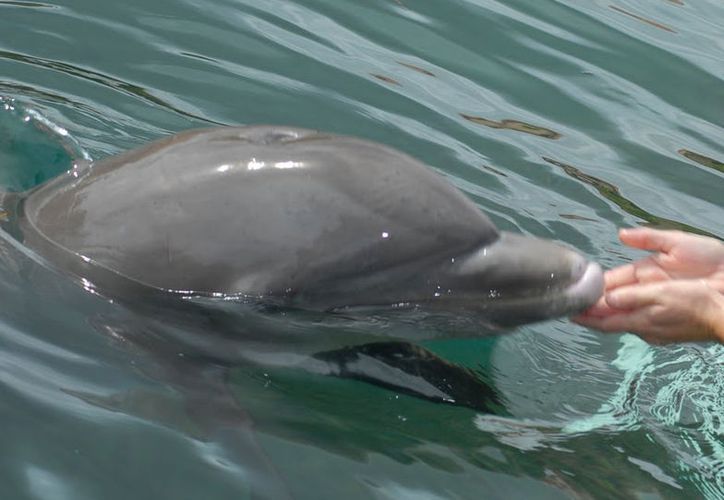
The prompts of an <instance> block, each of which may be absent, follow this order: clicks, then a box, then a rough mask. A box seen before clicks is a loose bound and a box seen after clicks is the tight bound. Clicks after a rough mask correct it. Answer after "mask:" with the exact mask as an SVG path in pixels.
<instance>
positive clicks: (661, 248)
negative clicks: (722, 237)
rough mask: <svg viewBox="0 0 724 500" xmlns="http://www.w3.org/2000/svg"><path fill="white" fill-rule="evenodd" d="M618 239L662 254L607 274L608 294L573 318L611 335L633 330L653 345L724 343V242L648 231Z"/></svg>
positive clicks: (634, 231)
mask: <svg viewBox="0 0 724 500" xmlns="http://www.w3.org/2000/svg"><path fill="white" fill-rule="evenodd" d="M619 236H620V238H621V241H623V242H624V243H625V244H627V245H629V246H632V247H634V248H640V249H643V250H652V251H656V252H658V253H656V254H653V255H650V256H649V257H646V258H644V259H642V260H639V261H637V262H634V263H632V264H627V265H624V266H620V267H617V268H615V269H612V270H610V271H607V272H606V274H605V292H604V296H603V297H602V298H601V299H600V300H599V302H598V303H597V304H596V305H594V306H593V307H591V308H590V309H588V310H587V311H585V312H584V313H583V314H581V315H580V316H578V317H576V318H573V320H574V321H575V322H577V323H579V324H582V325H584V326H588V327H591V328H595V329H598V330H602V331H606V332H621V331H630V332H632V333H636V334H638V335H640V336H641V337H643V338H644V339H645V340H647V341H649V342H652V343H665V342H676V341H703V340H718V341H720V342H724V244H722V243H721V242H720V241H718V240H716V239H713V238H707V237H704V236H697V235H693V234H688V233H683V232H680V231H660V230H655V229H648V228H639V229H629V230H621V231H620V232H619Z"/></svg>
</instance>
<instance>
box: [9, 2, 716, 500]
mask: <svg viewBox="0 0 724 500" xmlns="http://www.w3.org/2000/svg"><path fill="white" fill-rule="evenodd" d="M723 28H724V8H723V7H722V6H721V4H720V3H719V2H716V1H714V0H701V1H698V2H693V1H687V0H676V1H675V0H657V1H656V2H652V1H643V0H613V1H608V0H607V1H592V2H574V1H571V0H568V1H552V0H548V1H540V2H530V1H528V2H526V1H523V0H519V1H514V0H510V1H506V2H502V1H500V2H496V1H492V0H467V1H464V0H460V1H456V2H437V1H433V0H371V1H368V2H351V1H347V0H306V1H303V2H302V1H296V2H292V1H280V0H276V1H275V0H264V1H261V0H214V1H212V2H209V1H207V2H200V1H198V0H177V1H174V2H171V1H167V0H158V1H155V2H141V1H139V0H128V1H126V2H115V3H112V2H92V1H90V0H65V1H61V2H55V3H52V4H51V3H43V2H30V1H27V2H26V1H9V0H0V94H4V95H6V96H10V97H14V98H16V99H17V100H18V101H19V102H22V103H23V104H25V105H27V106H29V107H30V108H32V109H35V110H37V111H38V112H39V113H41V114H42V116H44V117H47V118H48V119H49V120H50V121H51V122H52V123H56V124H58V125H60V126H61V127H63V128H65V129H67V131H68V132H69V134H70V137H72V138H74V139H75V140H76V141H77V143H78V144H79V145H80V146H81V147H82V148H83V149H84V150H85V151H86V152H87V153H88V154H89V155H90V156H91V157H93V158H101V157H104V156H107V155H110V154H114V153H118V152H120V151H123V150H125V149H128V148H131V147H134V146H137V145H140V144H143V143H145V142H146V141H148V140H151V139H155V138H158V137H160V136H162V135H164V134H167V133H170V132H176V131H179V130H182V129H187V128H193V127H199V126H208V125H213V124H243V123H283V124H289V125H296V126H302V127H310V128H320V129H324V130H329V131H334V132H337V133H344V134H353V135H357V136H361V137H365V138H368V139H372V140H377V141H380V142H384V143H386V144H389V145H391V146H394V147H396V148H399V149H401V150H404V151H407V152H409V153H410V154H412V155H414V156H416V157H418V158H420V159H422V160H424V161H425V162H427V163H429V164H431V165H433V166H434V167H435V168H437V169H439V171H440V172H442V173H443V174H444V175H446V176H448V178H449V179H450V180H451V181H452V182H454V183H455V184H456V185H457V186H458V187H460V188H461V189H463V190H464V191H465V192H466V193H467V194H468V195H470V196H471V197H472V198H473V199H474V200H475V201H476V202H477V203H478V204H479V205H480V207H481V208H482V209H483V210H485V211H486V212H487V213H488V214H489V215H490V216H491V218H492V219H493V220H494V221H495V222H496V224H498V225H499V226H500V227H501V228H503V229H507V230H516V231H520V232H523V233H527V234H532V235H536V236H542V237H547V238H554V239H558V240H561V241H564V242H566V243H568V244H570V245H572V246H574V247H576V248H578V249H579V250H580V251H582V252H584V253H586V254H587V255H588V256H590V257H591V258H593V259H595V260H598V261H599V262H601V263H602V264H603V265H604V266H607V267H609V266H613V265H618V264H621V263H623V262H625V261H627V260H629V259H633V258H637V257H639V256H640V254H638V253H637V252H634V251H632V250H630V249H627V248H624V247H622V246H621V245H620V244H619V243H618V242H617V240H616V236H615V234H616V228H618V227H621V226H635V225H640V224H644V223H648V224H652V225H654V226H657V227H678V228H685V229H688V230H691V231H697V232H701V233H707V234H714V235H718V236H722V235H724V207H723V204H722V195H721V193H722V187H723V186H724V181H723V180H722V176H723V175H724V172H723V170H724V167H723V166H722V162H723V161H724V146H722V144H721V137H722V132H723V128H724V84H723V82H722V80H723V79H724V50H722V49H723V48H724V38H722V36H721V33H722V32H723V31H724V29H723ZM0 145H2V147H1V148H0V158H2V161H3V163H4V165H3V166H2V169H1V170H2V181H3V183H4V185H8V183H15V185H14V186H15V187H18V188H21V187H27V186H28V185H32V184H34V183H37V182H41V181H42V180H43V179H45V178H47V177H49V176H52V175H53V174H54V173H56V170H54V167H57V166H58V165H60V164H61V163H62V152H58V151H57V149H56V150H53V149H52V148H50V149H48V150H46V151H45V152H43V150H41V149H38V150H37V151H33V152H28V151H24V152H17V151H15V152H13V150H11V149H10V148H9V147H8V145H7V144H4V143H3V142H2V138H1V137H0ZM46 153H47V154H46ZM53 155H60V156H53ZM40 163H42V165H40ZM8 165H9V167H8ZM23 166H25V167H23ZM26 169H27V170H26ZM0 297H1V298H2V303H3V307H2V310H1V311H0V428H2V429H3V433H2V448H1V449H2V452H0V461H1V465H0V485H1V486H0V488H1V489H0V497H2V498H8V499H26V498H27V499H30V498H42V499H65V498H68V499H85V498H88V499H96V498H107V499H114V498H118V499H125V498H138V499H145V498H149V499H151V498H153V499H156V498H179V499H181V498H210V499H211V498H213V499H217V498H218V499H221V498H245V497H251V496H252V495H253V493H252V492H251V490H256V491H257V492H261V493H262V494H263V493H267V494H268V495H269V496H272V497H281V495H283V494H287V493H288V494H290V495H291V496H293V497H295V498H310V499H318V498H395V499H397V498H416V499H417V498H423V499H438V498H480V497H481V495H485V497H486V498H501V499H507V498H561V497H565V496H569V497H573V498H606V499H608V498H641V499H650V498H667V499H668V498H692V497H704V498H712V499H713V498H724V449H723V447H724V441H723V440H722V435H723V433H724V429H723V428H722V423H721V414H722V410H723V409H724V401H723V399H724V387H722V384H723V382H722V380H724V377H723V372H724V367H723V365H722V362H723V360H724V350H723V349H722V348H721V347H719V346H711V345H700V346H693V345H683V346H676V347H651V346H648V345H646V344H644V343H643V342H641V341H639V340H638V339H637V338H635V337H632V336H612V335H611V336H604V335H600V334H597V333H594V332H590V331H587V330H585V329H583V328H581V327H578V326H575V325H573V324H571V323H569V322H567V321H563V320H561V321H552V322H548V323H545V324H541V325H533V326H529V327H526V328H521V329H519V330H518V331H517V332H515V333H514V334H512V335H508V336H504V337H500V338H499V339H497V340H491V339H479V340H455V341H452V340H451V341H438V342H432V343H429V344H427V346H428V347H429V348H431V349H433V350H434V351H435V352H437V353H438V354H440V355H441V356H443V357H445V358H446V359H448V360H451V361H455V362H457V363H461V364H464V365H467V366H471V367H474V368H476V369H479V370H480V371H481V372H483V373H484V374H485V376H486V377H488V378H489V379H491V380H492V381H493V383H494V385H495V386H496V387H497V389H498V390H499V391H500V392H501V394H502V395H503V396H504V398H505V403H506V408H507V412H506V414H505V415H502V414H501V415H485V414H480V413H476V412H474V411H471V410H469V409H466V408H459V407H453V406H445V405H439V404H434V403H431V402H428V401H424V400H420V399H416V398H412V397H409V396H405V395H400V394H397V393H395V392H393V391H386V390H384V389H381V388H378V387H372V386H369V385H365V384H363V383H360V382H355V381H349V380H340V379H332V378H326V377H320V376H314V375H311V374H307V373H303V372H299V371H298V370H294V369H285V370H282V369H278V370H263V369H257V368H254V367H248V366H239V367H238V368H235V369H234V370H232V371H231V373H230V374H228V377H227V379H226V385H225V387H227V388H228V389H229V390H230V391H231V393H233V396H234V398H235V400H236V402H237V403H238V404H237V405H236V408H237V409H236V410H234V409H229V408H225V407H223V406H221V407H220V406H219V405H221V404H222V403H224V401H226V400H223V401H222V398H218V399H219V400H218V401H217V400H216V399H215V396H216V395H217V393H216V392H214V391H219V390H221V389H220V388H219V387H218V385H214V382H213V381H214V380H218V379H215V378H214V377H213V375H214V374H213V370H212V369H209V370H207V371H204V372H203V373H201V375H200V377H201V378H200V379H198V380H197V382H198V384H196V383H195V382H194V381H193V380H192V381H186V383H184V384H181V385H179V384H176V385H174V384H172V383H170V382H169V378H168V373H165V372H163V371H162V370H161V369H160V366H162V365H161V364H160V363H159V359H157V358H154V357H153V356H152V355H150V354H149V353H148V351H145V350H143V349H140V348H139V347H138V346H137V345H132V344H129V343H128V342H127V341H126V340H125V339H127V338H128V334H129V333H133V334H138V333H139V332H141V333H146V332H148V333H149V337H153V335H152V334H155V333H158V332H159V331H165V330H163V328H165V327H164V326H163V320H162V319H160V317H159V319H157V318H153V317H148V316H140V315H138V314H136V313H134V312H131V311H128V310H126V309H124V308H123V306H120V305H118V304H111V303H108V302H107V301H105V300H103V299H102V298H100V297H97V296H94V295H92V294H89V293H88V292H86V291H85V290H83V288H82V287H79V286H77V285H76V284H75V283H73V282H71V281H70V280H68V279H66V278H65V277H63V276H60V275H58V274H56V273H55V272H54V271H52V270H51V269H50V268H48V266H46V265H44V264H43V263H42V262H40V261H39V260H38V258H37V257H36V256H34V255H32V254H30V253H29V252H27V251H26V250H25V249H23V248H22V247H21V246H20V245H18V244H16V243H15V242H14V241H13V240H12V239H10V238H8V237H7V236H3V237H2V239H0ZM287 326H288V327H289V328H292V329H293V328H296V327H297V326H295V325H287ZM377 326H379V328H380V331H381V332H382V334H384V329H385V328H393V326H389V325H375V328H376V327H377ZM320 328H321V327H320ZM367 328H371V326H370V325H367ZM168 329H171V327H168ZM99 332H101V333H102V334H99ZM173 348H174V347H173V346H171V347H169V352H172V351H173ZM181 354H183V353H181ZM166 361H167V360H166ZM179 366H181V367H183V366H185V365H184V364H179ZM204 377H208V380H207V379H205V378H204ZM194 380H196V379H194ZM207 382H208V383H207ZM205 384H206V385H205ZM204 391H208V392H204ZM227 399H228V398H227ZM214 401H216V402H217V403H218V405H217V406H214V405H213V404H209V403H214ZM200 402H203V403H206V404H207V405H206V406H204V405H200V404H198V403H200ZM226 402H228V401H226ZM194 403H197V404H194ZM200 408H201V409H200ZM204 408H208V411H207V412H206V414H205V417H206V421H207V422H208V421H209V418H211V416H216V417H218V418H219V419H220V420H219V421H221V420H223V416H224V415H226V414H225V413H224V411H225V410H229V412H230V413H229V414H228V416H229V418H230V419H231V420H232V422H233V423H236V424H238V425H237V427H233V426H232V428H231V430H229V429H228V428H227V430H226V431H224V432H223V433H219V432H215V430H214V427H213V426H211V427H208V428H204V427H202V426H201V427H200V426H199V424H198V421H199V420H201V421H204V419H198V418H194V417H198V416H199V413H201V414H202V416H203V414H204ZM238 408H241V409H243V412H242V411H241V410H238ZM234 412H236V413H234ZM210 415H211V416H210ZM217 423H218V422H217Z"/></svg>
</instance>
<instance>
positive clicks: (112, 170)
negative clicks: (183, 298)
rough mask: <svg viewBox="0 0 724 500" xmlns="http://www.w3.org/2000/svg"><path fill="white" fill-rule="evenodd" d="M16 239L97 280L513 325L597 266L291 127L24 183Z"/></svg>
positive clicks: (204, 137) (375, 147)
mask: <svg viewBox="0 0 724 500" xmlns="http://www.w3.org/2000/svg"><path fill="white" fill-rule="evenodd" d="M18 203H19V204H18V224H19V227H20V231H21V233H22V239H23V241H24V242H25V243H26V244H27V245H28V246H29V247H31V248H32V249H34V250H35V251H36V252H38V253H39V254H41V255H43V256H44V257H46V258H47V259H48V260H49V261H50V262H51V263H52V264H54V265H55V266H57V267H59V268H61V269H63V270H66V271H68V272H70V273H72V274H75V275H76V276H79V277H82V278H84V279H86V280H88V281H89V282H91V283H93V284H94V285H95V286H97V287H98V288H99V289H100V290H101V291H108V292H109V293H111V294H112V293H113V291H114V289H116V288H123V287H127V286H129V284H132V285H133V286H138V287H143V288H151V289H157V290H162V291H164V292H168V293H178V294H183V295H208V296H221V297H238V298H240V299H244V300H246V299H252V300H262V301H263V300H269V301H274V302H276V303H281V304H283V305H286V306H290V307H297V308H303V309H314V310H333V309H339V308H347V307H356V306H373V307H382V308H390V307H395V308H402V309H404V308H424V309H430V310H434V311H435V310H442V311H452V312H454V313H458V312H460V313H470V314H474V315H477V316H479V317H480V318H482V319H484V320H485V321H487V322H489V323H490V324H495V325H502V326H514V325H518V324H523V323H528V322H533V321H540V320H545V319H548V318H553V317H557V316H562V315H569V314H574V313H576V312H579V311H581V310H583V309H585V308H586V307H588V306H589V305H591V304H593V303H594V302H595V301H596V300H597V299H598V297H599V296H600V295H601V292H602V287H603V282H602V273H601V270H600V268H599V266H598V265H597V264H595V263H591V262H588V261H587V260H586V259H585V258H584V257H582V256H581V255H579V254H578V253H576V252H574V251H572V250H569V249H567V248H564V247H562V246H559V245H557V244H555V243H552V242H549V241H545V240H540V239H535V238H529V237H525V236H521V235H515V234H512V233H507V232H500V231H498V230H497V229H496V227H495V226H494V225H493V223H492V222H491V221H490V220H489V219H488V217H487V216H486V215H485V214H483V213H482V212H481V211H480V210H479V209H478V207H477V206H475V205H474V204H473V203H472V202H471V201H470V200H469V199H468V198H467V197H465V196H464V195H463V194H462V193H461V192H460V191H458V190H457V189H455V188H454V187H453V186H451V185H450V184H449V183H448V182H447V181H445V180H444V179H443V178H442V177H440V176H439V175H437V174H436V173H434V172H433V171H432V170H431V169H430V168H428V167H426V166H425V165H423V164H422V163H420V162H419V161H417V160H415V159H414V158H412V157H410V156H408V155H406V154H403V153H401V152H399V151H396V150H394V149H391V148H389V147H386V146H383V145H381V144H377V143H373V142H370V141H365V140H362V139H357V138H353V137H345V136H337V135H331V134H325V133H320V132H316V131H312V130H305V129H299V128H291V127H267V126H249V127H229V128H214V129H204V130H194V131H188V132H183V133H180V134H177V135H174V136H170V137H168V138H165V139H162V140H159V141H157V142H154V143H151V144H150V145H148V146H146V147H143V148H141V149H137V150H134V151H130V152H127V153H124V154H121V155H118V156H115V157H111V158H108V159H105V160H102V161H100V162H97V163H95V164H93V165H90V166H80V167H77V168H74V169H72V170H70V171H69V172H68V173H66V174H64V175H61V176H59V177H57V178H55V179H53V180H51V181H49V182H46V183H45V184H43V185H41V186H39V187H38V188H36V189H34V190H32V191H30V192H28V193H25V194H23V195H22V196H20V198H19V202H18Z"/></svg>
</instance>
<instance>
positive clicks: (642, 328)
mask: <svg viewBox="0 0 724 500" xmlns="http://www.w3.org/2000/svg"><path fill="white" fill-rule="evenodd" d="M647 315H648V313H647V312H646V311H645V310H640V311H635V312H633V313H619V314H612V315H609V316H605V317H596V316H577V317H575V318H573V321H574V322H575V323H578V324H579V325H581V326H585V327H588V328H592V329H594V330H599V331H601V332H607V333H616V332H633V333H643V332H646V327H647V326H648V323H647Z"/></svg>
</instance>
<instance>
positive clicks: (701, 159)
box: [678, 149, 724, 173]
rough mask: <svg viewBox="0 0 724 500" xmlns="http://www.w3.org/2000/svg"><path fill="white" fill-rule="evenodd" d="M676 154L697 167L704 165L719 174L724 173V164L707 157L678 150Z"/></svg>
mask: <svg viewBox="0 0 724 500" xmlns="http://www.w3.org/2000/svg"><path fill="white" fill-rule="evenodd" d="M678 153H679V154H680V155H681V156H684V157H685V158H688V159H690V160H691V161H695V162H696V163H698V164H699V165H704V166H705V167H708V168H713V169H714V170H718V171H719V172H722V173H724V163H722V162H720V161H719V160H715V159H714V158H709V157H708V156H704V155H702V154H699V153H695V152H693V151H689V150H688V149H680V150H679V151H678Z"/></svg>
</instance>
